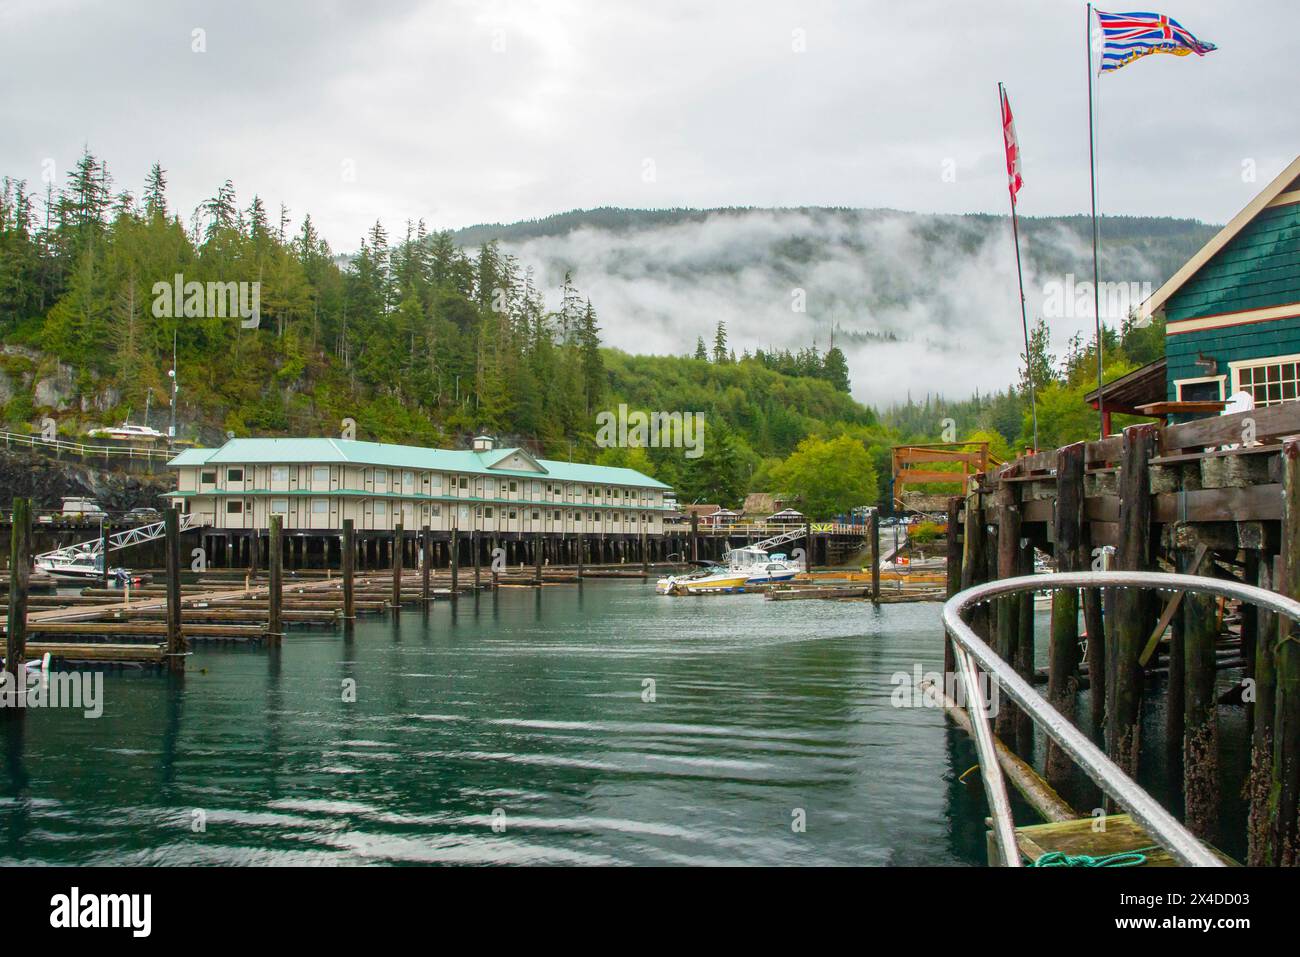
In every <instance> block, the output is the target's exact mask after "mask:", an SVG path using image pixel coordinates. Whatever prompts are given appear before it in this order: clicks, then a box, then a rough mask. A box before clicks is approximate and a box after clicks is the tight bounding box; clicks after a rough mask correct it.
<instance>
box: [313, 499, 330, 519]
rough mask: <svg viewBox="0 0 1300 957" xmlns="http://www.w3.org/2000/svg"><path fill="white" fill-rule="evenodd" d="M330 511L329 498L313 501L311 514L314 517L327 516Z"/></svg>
mask: <svg viewBox="0 0 1300 957" xmlns="http://www.w3.org/2000/svg"><path fill="white" fill-rule="evenodd" d="M329 510H330V500H329V499H327V498H314V499H312V500H311V513H312V514H313V515H327V514H329Z"/></svg>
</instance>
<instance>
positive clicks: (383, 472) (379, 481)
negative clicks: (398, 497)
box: [375, 469, 388, 488]
mask: <svg viewBox="0 0 1300 957" xmlns="http://www.w3.org/2000/svg"><path fill="white" fill-rule="evenodd" d="M387 487H388V469H375V488H387Z"/></svg>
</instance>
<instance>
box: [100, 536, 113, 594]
mask: <svg viewBox="0 0 1300 957" xmlns="http://www.w3.org/2000/svg"><path fill="white" fill-rule="evenodd" d="M99 556H100V558H101V559H103V563H104V567H103V570H102V573H101V575H100V585H99V587H100V588H103V589H108V588H110V587H112V583H111V581H110V576H109V574H108V522H100V523H99Z"/></svg>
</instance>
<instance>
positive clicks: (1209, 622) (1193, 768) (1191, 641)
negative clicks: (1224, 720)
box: [1183, 568, 1219, 838]
mask: <svg viewBox="0 0 1300 957" xmlns="http://www.w3.org/2000/svg"><path fill="white" fill-rule="evenodd" d="M1188 574H1190V575H1195V574H1198V570H1197V569H1195V568H1189V569H1188ZM1216 605H1217V603H1216V601H1215V599H1214V597H1213V596H1212V595H1198V594H1190V593H1189V594H1187V595H1186V596H1185V597H1184V598H1183V673H1184V692H1183V694H1184V697H1183V801H1184V806H1185V811H1184V814H1183V818H1184V822H1185V823H1186V825H1187V827H1188V829H1189V830H1190V831H1191V832H1192V833H1193V834H1195V835H1197V836H1198V837H1202V838H1209V837H1211V836H1212V835H1213V834H1214V827H1215V821H1216V819H1217V817H1218V813H1219V811H1218V808H1219V756H1218V750H1219V749H1218V739H1219V733H1218V730H1219V723H1218V718H1217V714H1216V707H1217V702H1216V701H1215V694H1214V679H1215V675H1216V674H1217V671H1216V664H1217V662H1216V659H1215V654H1214V640H1215V638H1216V637H1217V636H1218V635H1217V633H1218V628H1217V627H1216V621H1215V612H1216Z"/></svg>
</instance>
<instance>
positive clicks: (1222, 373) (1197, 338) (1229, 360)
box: [1103, 157, 1300, 414]
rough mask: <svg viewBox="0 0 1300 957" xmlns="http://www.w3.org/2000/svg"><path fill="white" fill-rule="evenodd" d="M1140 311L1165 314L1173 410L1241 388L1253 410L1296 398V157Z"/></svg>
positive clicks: (1299, 237)
mask: <svg viewBox="0 0 1300 957" xmlns="http://www.w3.org/2000/svg"><path fill="white" fill-rule="evenodd" d="M1141 316H1143V317H1150V316H1160V317H1163V318H1164V320H1165V360H1164V373H1165V374H1164V390H1163V393H1164V394H1163V396H1162V398H1163V399H1164V400H1165V401H1166V402H1167V403H1171V404H1173V406H1174V407H1173V408H1172V409H1168V410H1167V411H1169V413H1170V414H1177V413H1178V412H1179V411H1180V409H1179V408H1178V406H1179V405H1182V406H1183V409H1182V410H1181V411H1185V412H1191V411H1199V412H1202V413H1203V412H1204V411H1206V410H1205V409H1204V408H1201V409H1197V408H1196V404H1197V403H1217V402H1224V401H1226V400H1227V399H1228V398H1229V397H1230V396H1232V395H1234V394H1236V393H1241V392H1244V393H1246V394H1247V395H1249V396H1250V397H1251V399H1252V400H1253V401H1254V404H1255V406H1256V407H1259V406H1266V405H1276V404H1278V403H1280V402H1290V401H1293V400H1295V399H1296V398H1298V397H1300V157H1297V158H1296V159H1295V160H1294V161H1293V162H1292V163H1291V164H1290V165H1289V166H1288V167H1287V168H1286V169H1284V170H1283V171H1282V172H1281V173H1280V174H1279V175H1278V176H1277V177H1276V178H1275V179H1274V180H1273V181H1272V182H1271V183H1269V184H1268V186H1266V187H1265V188H1264V189H1263V190H1262V191H1261V192H1260V193H1259V194H1258V195H1257V196H1256V197H1255V198H1254V199H1252V200H1251V201H1250V202H1249V203H1248V204H1247V205H1246V207H1245V208H1244V209H1242V210H1241V212H1239V213H1238V214H1237V215H1236V216H1234V217H1233V218H1232V220H1231V221H1230V222H1229V223H1228V224H1227V225H1226V226H1224V227H1223V229H1221V230H1220V231H1219V232H1218V233H1217V234H1216V235H1215V236H1214V238H1213V239H1211V240H1210V241H1209V242H1208V243H1206V244H1205V245H1204V246H1203V247H1202V248H1201V249H1200V250H1199V251H1198V252H1197V253H1196V255H1194V256H1192V258H1191V259H1189V260H1188V261H1187V262H1186V263H1185V264H1184V265H1183V267H1182V268H1181V269H1179V270H1178V271H1177V272H1176V273H1174V275H1173V276H1171V277H1170V279H1169V281H1168V282H1166V283H1165V284H1164V285H1163V286H1161V287H1160V288H1159V289H1158V290H1156V292H1155V293H1154V294H1153V295H1152V296H1151V297H1150V298H1149V299H1148V300H1147V301H1146V302H1144V303H1143V304H1142V307H1141ZM1143 371H1144V370H1137V372H1135V373H1133V377H1135V378H1140V376H1139V373H1142V372H1143ZM1126 378H1127V377H1126ZM1111 385H1112V384H1109V383H1108V384H1107V387H1106V388H1107V389H1108V388H1110V387H1111ZM1103 395H1105V389H1104V390H1103ZM1107 404H1108V405H1109V401H1108V402H1107Z"/></svg>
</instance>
